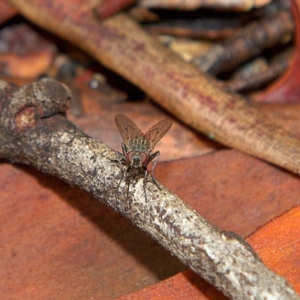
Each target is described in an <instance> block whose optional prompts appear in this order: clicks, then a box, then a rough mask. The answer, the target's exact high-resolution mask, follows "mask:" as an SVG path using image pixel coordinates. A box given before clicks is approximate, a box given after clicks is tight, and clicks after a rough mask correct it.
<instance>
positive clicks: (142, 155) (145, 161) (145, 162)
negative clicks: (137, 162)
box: [140, 152, 147, 166]
mask: <svg viewBox="0 0 300 300" xmlns="http://www.w3.org/2000/svg"><path fill="white" fill-rule="evenodd" d="M140 157H141V162H142V164H143V166H145V165H146V164H147V155H146V154H145V153H144V152H141V153H140Z"/></svg>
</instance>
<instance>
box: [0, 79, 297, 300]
mask: <svg viewBox="0 0 300 300" xmlns="http://www.w3.org/2000/svg"><path fill="white" fill-rule="evenodd" d="M0 91H1V98H0V108H1V110H0V140H1V143H0V157H1V158H4V159H7V160H10V161H12V162H19V163H23V164H28V165H31V166H34V167H35V168H37V169H39V170H41V171H43V172H45V173H47V174H52V175H54V176H57V177H59V178H61V179H62V180H64V181H66V182H68V183H69V184H72V185H77V186H79V187H81V188H82V189H84V190H86V191H88V192H89V193H91V194H92V195H94V196H95V197H96V198H97V199H99V200H101V201H102V202H103V203H105V204H106V205H108V206H110V207H111V208H113V209H114V210H116V211H118V212H120V213H121V214H123V215H124V216H126V217H127V218H129V219H130V220H131V221H132V222H133V223H134V224H135V225H136V226H138V227H139V228H140V229H142V230H144V231H145V232H147V233H148V234H149V235H150V236H151V237H152V238H154V239H155V240H157V241H158V242H159V243H160V244H161V245H162V246H163V247H165V248H166V249H168V250H169V251H170V252H171V253H172V254H173V255H175V256H176V257H177V258H178V259H179V260H181V261H182V262H183V263H184V264H186V265H187V266H188V267H190V268H191V269H192V270H194V271H195V272H196V273H197V274H199V275H200V276H202V277H203V278H205V279H206V280H207V281H208V282H210V283H212V284H213V285H214V286H216V287H217V288H218V289H219V290H221V291H222V292H223V293H224V294H225V295H227V296H229V297H230V298H232V299H273V300H275V299H278V300H279V299H280V300H281V299H291V300H292V299H299V297H298V296H297V294H296V293H295V292H294V290H293V289H292V288H291V287H290V285H289V284H288V283H287V282H286V281H285V280H284V279H283V278H282V277H280V276H279V275H276V274H274V273H273V272H271V271H270V270H269V269H268V268H266V266H265V265H264V264H263V263H262V261H261V260H260V259H259V258H258V257H257V255H256V254H255V253H254V251H253V250H252V248H251V247H250V246H249V245H248V244H247V243H246V242H245V241H243V240H242V239H241V238H239V237H238V236H237V235H235V234H233V233H229V232H224V231H220V230H218V229H217V228H216V227H214V226H213V225H211V224H210V223H209V222H208V221H206V220H205V219H204V218H203V217H201V216H200V215H199V214H198V213H197V212H196V211H195V210H192V209H191V208H189V207H188V206H187V205H186V204H185V203H184V202H183V201H181V200H180V199H179V198H178V197H177V196H176V195H174V194H173V193H172V192H170V191H169V190H168V189H166V188H165V187H163V186H161V190H160V189H158V188H157V186H156V185H155V184H154V183H153V182H151V181H149V182H148V183H147V198H145V194H144V186H143V180H144V177H143V174H142V176H137V177H136V178H134V180H133V181H132V182H131V184H130V189H129V194H128V197H127V196H126V193H124V188H125V189H126V184H125V182H124V183H122V184H121V185H120V186H119V182H120V177H121V176H122V174H121V173H122V170H121V169H120V166H119V164H118V163H117V162H116V156H115V151H113V150H112V149H110V148H109V147H107V146H106V145H104V144H103V143H101V142H99V141H96V140H93V139H92V138H90V137H89V136H87V135H85V134H83V133H82V132H81V131H79V130H78V129H77V128H76V127H75V126H74V125H72V124H71V123H70V122H68V121H67V119H66V118H65V115H64V112H65V111H66V108H67V106H68V102H69V101H70V93H69V90H68V89H67V88H66V87H64V86H62V85H61V84H59V83H57V82H56V81H54V80H51V79H43V80H41V81H39V82H36V83H33V84H28V85H25V86H24V87H22V88H17V87H16V86H14V85H9V84H7V83H5V82H3V81H1V82H0Z"/></svg>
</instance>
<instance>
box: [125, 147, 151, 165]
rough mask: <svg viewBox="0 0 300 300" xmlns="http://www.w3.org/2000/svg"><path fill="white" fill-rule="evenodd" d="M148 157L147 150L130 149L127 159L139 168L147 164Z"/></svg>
mask: <svg viewBox="0 0 300 300" xmlns="http://www.w3.org/2000/svg"><path fill="white" fill-rule="evenodd" d="M148 157H149V156H148V155H147V154H146V153H145V152H139V151H130V152H128V153H127V156H126V160H127V164H128V165H130V167H131V168H134V169H138V168H142V167H144V166H146V165H147V162H148Z"/></svg>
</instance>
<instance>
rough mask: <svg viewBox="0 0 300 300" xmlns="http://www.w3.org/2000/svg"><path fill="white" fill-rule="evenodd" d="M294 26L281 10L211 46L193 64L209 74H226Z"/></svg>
mask: <svg viewBox="0 0 300 300" xmlns="http://www.w3.org/2000/svg"><path fill="white" fill-rule="evenodd" d="M294 26H295V24H294V21H293V18H292V15H291V12H290V11H281V12H279V13H278V14H276V15H274V16H272V17H271V18H267V19H265V20H263V21H260V22H253V23H250V24H249V25H247V26H246V27H244V28H242V29H241V30H239V31H238V32H237V33H236V34H235V35H234V36H232V37H231V38H229V39H228V40H226V41H225V42H223V43H220V44H216V45H215V46H213V47H212V48H211V49H210V51H208V52H207V54H206V55H203V56H200V57H198V58H195V59H194V63H195V65H197V66H199V68H201V70H203V71H206V72H208V73H210V74H219V73H221V72H224V71H230V70H232V69H234V68H235V67H236V66H238V65H239V64H241V63H242V62H245V61H247V60H249V59H250V58H252V57H255V56H256V55H258V54H260V53H261V52H262V51H263V50H264V49H266V48H269V47H271V46H273V45H275V44H276V43H278V41H279V40H280V39H283V38H284V37H287V36H292V33H293V31H294V29H295V28H294Z"/></svg>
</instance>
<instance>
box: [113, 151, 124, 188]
mask: <svg viewBox="0 0 300 300" xmlns="http://www.w3.org/2000/svg"><path fill="white" fill-rule="evenodd" d="M115 154H116V161H117V162H118V164H119V167H120V169H121V170H122V178H121V180H120V182H119V184H118V188H119V186H120V184H121V182H122V181H123V180H124V177H125V174H126V168H125V167H124V165H123V163H124V162H126V157H125V156H124V154H122V153H120V152H118V151H115ZM122 162H123V163H122Z"/></svg>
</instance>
